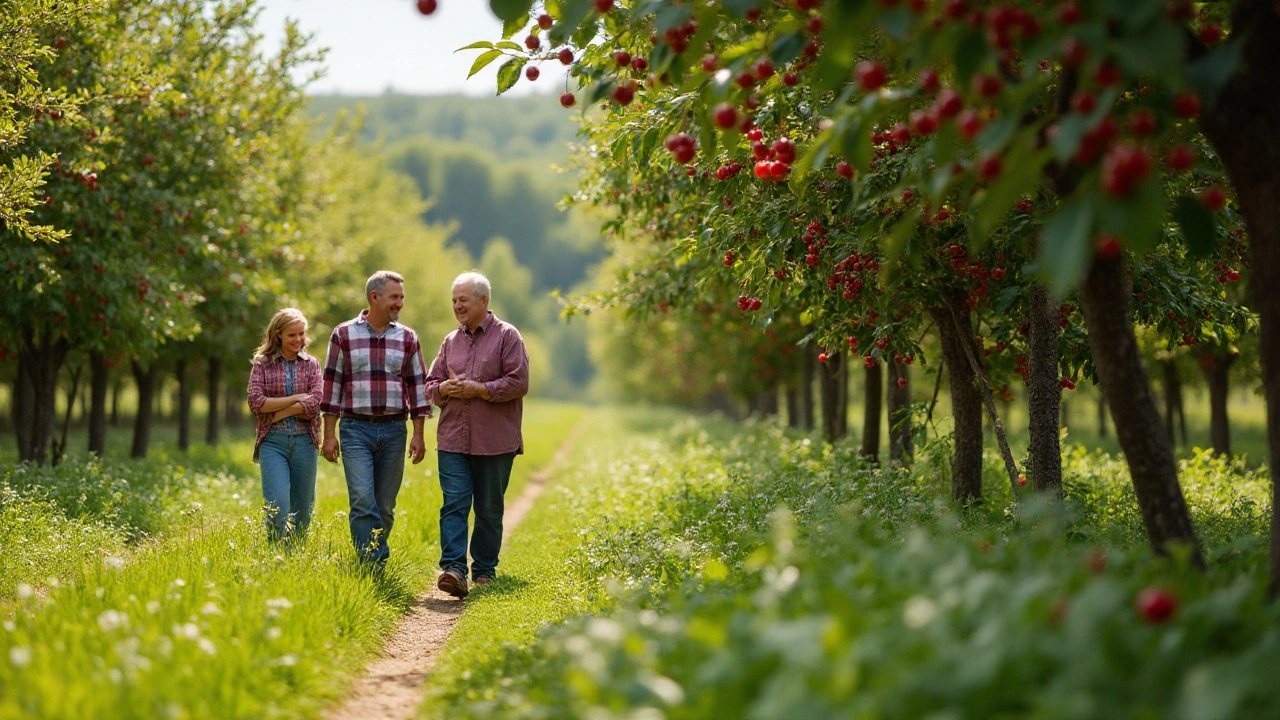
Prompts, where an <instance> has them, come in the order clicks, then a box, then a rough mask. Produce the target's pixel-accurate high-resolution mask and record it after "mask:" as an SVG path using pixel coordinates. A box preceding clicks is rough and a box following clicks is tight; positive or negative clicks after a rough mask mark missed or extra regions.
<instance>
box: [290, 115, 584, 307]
mask: <svg viewBox="0 0 1280 720" xmlns="http://www.w3.org/2000/svg"><path fill="white" fill-rule="evenodd" d="M309 107H310V111H311V112H312V113H313V114H315V115H317V116H321V117H326V118H334V117H336V116H337V115H338V114H339V113H340V112H341V111H344V110H345V111H348V112H355V111H356V110H357V109H359V108H363V112H364V120H365V125H364V133H363V134H364V137H365V138H366V140H368V141H370V142H372V141H374V140H376V139H379V138H381V139H382V141H383V142H384V143H385V152H386V154H387V157H388V158H389V159H390V161H391V165H392V166H393V167H395V168H397V169H399V170H401V171H403V172H405V173H406V174H407V175H409V176H410V177H412V178H413V179H414V181H415V182H416V183H417V185H418V188H419V190H421V191H422V194H423V196H424V197H426V198H428V199H430V200H431V201H432V203H431V206H430V208H429V209H428V210H427V211H426V212H425V213H424V218H425V219H426V220H427V221H429V222H433V223H441V224H448V223H456V228H455V229H454V232H453V233H452V237H453V238H454V239H455V240H456V241H458V242H461V243H462V244H463V245H465V246H466V248H467V250H468V251H469V252H470V253H471V255H472V257H474V258H477V259H479V258H481V257H483V256H484V253H485V250H486V248H487V247H488V245H489V243H490V241H491V240H493V239H494V238H498V237H502V238H506V239H507V240H508V241H510V243H511V245H512V248H513V250H514V252H515V255H516V258H517V259H518V260H519V262H520V264H521V265H523V266H525V267H527V268H528V269H529V270H530V272H531V273H532V275H533V284H534V288H535V289H536V290H540V291H546V290H550V289H552V288H565V289H568V288H570V287H572V286H574V285H576V284H577V283H578V282H580V281H581V280H582V279H583V278H584V277H585V276H586V272H587V269H588V268H589V267H590V265H591V264H593V263H595V262H597V261H598V260H599V259H600V258H601V257H602V256H603V251H602V249H601V246H600V243H599V240H598V237H597V226H598V224H597V223H595V222H590V221H586V220H584V219H582V218H580V217H578V213H576V212H574V213H562V212H560V211H559V210H557V207H556V205H557V203H558V202H559V201H560V200H561V198H562V197H563V196H564V195H565V194H566V193H568V192H571V191H572V189H573V187H574V186H575V184H576V177H575V176H574V175H573V174H572V173H571V172H568V171H562V170H559V169H558V168H564V167H566V166H567V165H568V161H569V144H570V142H571V141H572V140H573V139H574V137H575V135H576V133H577V127H578V126H577V123H576V122H575V121H574V117H575V115H574V113H572V112H569V111H566V110H565V109H564V108H561V107H560V106H559V105H558V104H557V103H556V101H555V100H554V99H552V98H547V97H524V98H516V97H502V98H497V97H494V98H474V97H466V96H461V95H438V96H416V95H397V94H384V95H379V96H373V97H356V96H344V95H331V96H317V97H314V98H312V100H311V103H310V106H309Z"/></svg>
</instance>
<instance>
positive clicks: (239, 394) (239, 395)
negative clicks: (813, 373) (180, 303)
mask: <svg viewBox="0 0 1280 720" xmlns="http://www.w3.org/2000/svg"><path fill="white" fill-rule="evenodd" d="M242 382H243V380H242ZM223 387H224V389H223V391H222V396H223V398H224V400H225V401H226V405H225V407H223V409H222V416H223V419H224V420H225V421H226V423H227V427H239V426H240V421H241V420H242V419H243V418H244V416H245V409H246V408H247V407H248V406H247V405H246V404H245V399H244V393H245V391H244V385H239V386H237V385H234V384H228V383H223ZM733 415H734V418H735V419H737V418H740V417H741V415H742V413H741V412H740V411H739V410H738V406H737V405H734V406H733Z"/></svg>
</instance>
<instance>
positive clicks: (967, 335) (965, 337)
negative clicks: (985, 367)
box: [934, 303, 1018, 498]
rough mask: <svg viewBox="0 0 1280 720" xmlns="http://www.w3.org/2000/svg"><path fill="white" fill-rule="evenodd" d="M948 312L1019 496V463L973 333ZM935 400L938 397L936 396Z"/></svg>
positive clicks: (1010, 482) (948, 305)
mask: <svg viewBox="0 0 1280 720" xmlns="http://www.w3.org/2000/svg"><path fill="white" fill-rule="evenodd" d="M945 304H946V306H947V311H948V312H950V313H951V321H952V322H953V323H955V328H956V332H957V333H958V334H959V337H960V340H961V342H960V346H961V347H962V348H964V356H965V357H966V358H968V360H969V366H970V367H971V368H973V374H974V377H976V378H978V382H979V383H981V385H982V402H983V405H985V406H986V408H987V416H988V417H990V418H991V424H992V425H994V426H995V429H996V441H997V442H999V443H1000V456H1001V457H1002V458H1004V469H1005V472H1007V473H1009V487H1010V488H1012V489H1013V496H1014V497H1015V498H1016V497H1017V496H1018V463H1016V462H1014V460H1013V451H1012V450H1010V449H1009V439H1008V438H1007V437H1005V434H1004V423H1003V422H1001V421H1000V413H998V412H996V403H995V400H994V399H993V398H992V393H991V385H990V384H989V383H987V377H986V376H985V375H983V374H982V367H981V366H979V365H978V356H976V355H974V354H973V338H972V334H971V332H969V331H967V330H966V329H965V328H963V327H961V323H960V318H959V317H957V316H956V310H955V308H953V307H952V306H951V303H945ZM934 397H935V399H936V397H937V395H936V394H935V395H934Z"/></svg>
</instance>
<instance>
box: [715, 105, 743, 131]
mask: <svg viewBox="0 0 1280 720" xmlns="http://www.w3.org/2000/svg"><path fill="white" fill-rule="evenodd" d="M711 116H712V118H713V119H714V121H715V123H716V127H718V128H720V129H721V130H732V129H733V128H734V127H736V126H737V124H738V110H737V108H735V107H734V106H732V105H730V104H729V103H721V104H719V105H717V106H716V109H715V110H714V111H712V114H711Z"/></svg>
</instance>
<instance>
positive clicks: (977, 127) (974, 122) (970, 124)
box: [956, 110, 982, 140]
mask: <svg viewBox="0 0 1280 720" xmlns="http://www.w3.org/2000/svg"><path fill="white" fill-rule="evenodd" d="M956 129H957V130H959V131H960V136H961V137H963V138H964V139H965V140H973V139H974V138H976V137H978V133H979V132H981V131H982V118H981V117H980V116H979V115H978V113H977V112H975V111H973V110H961V111H960V114H959V115H957V116H956Z"/></svg>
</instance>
